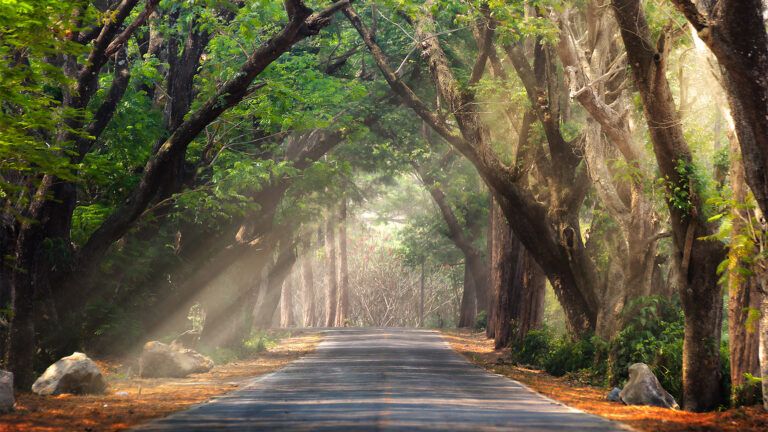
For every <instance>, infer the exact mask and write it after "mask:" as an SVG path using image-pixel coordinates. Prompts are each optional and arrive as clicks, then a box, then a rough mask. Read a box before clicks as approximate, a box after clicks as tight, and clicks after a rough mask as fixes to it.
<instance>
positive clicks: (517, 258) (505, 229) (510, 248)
mask: <svg viewBox="0 0 768 432" xmlns="http://www.w3.org/2000/svg"><path fill="white" fill-rule="evenodd" d="M496 205H497V204H495V203H494V206H496ZM493 215H494V218H493V219H494V220H493V233H492V235H493V250H492V252H491V254H492V255H491V257H492V258H491V277H490V279H491V283H492V284H493V286H492V288H491V291H492V292H494V293H496V296H497V297H496V301H495V302H494V303H495V306H496V310H495V311H494V317H495V319H494V323H493V324H494V330H493V335H494V345H495V346H496V349H499V348H503V347H505V346H507V345H509V343H510V342H511V341H512V339H513V335H514V334H515V332H516V331H517V329H516V328H514V327H517V325H518V318H519V317H520V306H521V301H522V291H523V290H522V286H521V283H520V282H522V281H521V279H522V278H521V277H520V278H519V277H518V276H520V275H519V274H518V273H521V271H522V267H523V266H522V264H523V262H522V253H523V246H522V244H521V243H520V241H519V240H517V238H516V237H515V236H514V234H513V233H512V231H511V230H510V228H509V225H508V224H507V221H506V220H505V219H504V215H503V214H502V213H501V211H499V209H498V208H494V209H493Z"/></svg>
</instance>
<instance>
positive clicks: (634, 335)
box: [607, 296, 684, 399]
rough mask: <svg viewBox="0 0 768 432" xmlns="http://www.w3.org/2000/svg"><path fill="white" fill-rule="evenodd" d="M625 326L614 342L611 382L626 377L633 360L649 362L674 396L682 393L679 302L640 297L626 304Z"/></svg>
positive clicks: (677, 396)
mask: <svg viewBox="0 0 768 432" xmlns="http://www.w3.org/2000/svg"><path fill="white" fill-rule="evenodd" d="M622 315H623V318H624V320H625V322H626V325H625V327H624V328H623V329H622V330H621V331H620V332H619V333H618V334H617V335H616V337H615V338H614V340H612V341H611V345H610V350H611V362H610V364H609V366H608V377H607V378H608V381H609V382H610V384H611V385H618V384H619V383H621V381H623V380H625V379H627V377H628V368H629V366H630V365H632V364H633V363H646V364H647V365H648V366H649V367H650V368H651V370H652V371H653V373H654V374H655V375H656V377H657V378H658V379H659V382H660V383H661V385H662V386H663V387H664V388H665V389H666V390H667V391H668V392H670V393H671V394H672V395H673V396H675V398H678V399H679V398H680V397H681V395H682V364H683V334H684V325H683V319H684V317H683V312H682V310H681V308H680V305H679V303H678V302H677V301H670V300H667V299H665V298H663V297H659V296H650V297H641V298H639V299H636V300H635V301H633V302H631V303H630V304H628V305H627V306H626V307H625V311H624V312H623V314H622Z"/></svg>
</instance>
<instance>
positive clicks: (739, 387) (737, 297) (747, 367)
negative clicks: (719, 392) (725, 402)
mask: <svg viewBox="0 0 768 432" xmlns="http://www.w3.org/2000/svg"><path fill="white" fill-rule="evenodd" d="M728 138H729V140H730V154H731V173H730V181H731V190H732V191H733V201H734V203H735V204H736V205H735V206H734V208H733V209H732V210H731V211H732V212H733V218H732V222H731V230H732V233H733V234H732V239H733V240H732V245H731V248H730V249H729V251H728V270H729V271H728V338H729V340H728V349H729V351H730V357H731V400H732V401H733V402H736V401H739V402H741V403H745V402H746V403H749V401H750V400H752V399H754V396H755V395H750V394H748V393H747V391H748V389H746V388H744V387H743V386H744V383H745V382H746V379H745V377H744V374H746V373H749V374H752V375H753V376H759V374H760V358H759V352H758V351H759V345H760V335H759V331H760V329H759V324H760V323H759V322H757V321H755V320H750V316H751V315H752V314H753V313H754V312H755V311H759V310H760V309H759V308H760V300H761V297H762V296H761V293H760V290H759V287H758V286H757V280H756V278H755V277H753V276H750V275H744V274H742V272H741V271H740V270H741V268H746V267H747V266H749V264H748V263H745V262H743V261H742V258H741V257H742V256H743V253H744V251H743V250H742V248H743V247H742V245H741V244H739V242H737V241H736V240H735V239H736V237H737V236H740V235H742V234H743V233H745V231H746V230H747V229H748V228H747V227H746V226H745V221H751V220H752V219H751V217H750V215H749V209H747V208H746V207H745V203H746V200H747V185H746V183H745V182H744V165H743V164H742V161H741V152H740V151H739V143H738V139H737V138H736V135H735V133H734V131H730V132H729V133H728Z"/></svg>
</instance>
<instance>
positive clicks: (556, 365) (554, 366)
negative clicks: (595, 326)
mask: <svg viewBox="0 0 768 432" xmlns="http://www.w3.org/2000/svg"><path fill="white" fill-rule="evenodd" d="M593 339H594V338H593V337H585V338H583V339H579V340H576V341H570V340H568V339H566V338H562V339H560V340H558V341H557V343H556V345H555V347H554V349H553V350H552V352H551V353H550V355H549V357H548V358H547V360H546V361H545V362H544V370H546V371H547V373H549V374H551V375H554V376H563V375H565V374H566V373H568V372H575V371H578V370H581V369H589V368H590V367H591V366H592V365H593V362H594V359H595V357H596V354H597V348H596V346H595V342H594V341H593Z"/></svg>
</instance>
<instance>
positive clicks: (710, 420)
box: [443, 331, 768, 432]
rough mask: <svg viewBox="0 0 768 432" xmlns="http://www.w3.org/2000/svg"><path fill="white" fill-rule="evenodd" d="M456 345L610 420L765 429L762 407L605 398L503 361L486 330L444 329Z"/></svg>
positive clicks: (663, 428)
mask: <svg viewBox="0 0 768 432" xmlns="http://www.w3.org/2000/svg"><path fill="white" fill-rule="evenodd" d="M443 337H445V339H446V340H447V341H448V342H449V343H450V344H451V347H453V349H454V350H455V351H457V352H458V353H460V354H462V355H463V356H464V357H466V358H467V360H469V361H470V362H472V363H474V364H476V365H477V366H480V367H482V368H484V369H487V370H489V371H492V372H495V373H498V374H500V375H504V376H507V377H509V378H512V379H514V380H516V381H519V382H521V383H523V384H525V385H527V386H528V387H530V388H532V389H533V390H535V391H537V392H539V393H541V394H543V395H546V396H548V397H550V398H552V399H555V400H557V401H559V402H562V403H563V404H565V405H569V406H572V407H574V408H578V409H580V410H582V411H586V412H589V413H592V414H596V415H599V416H601V417H605V418H608V419H611V420H616V421H620V422H622V423H625V424H628V425H630V426H632V427H633V428H635V429H638V430H641V431H654V432H683V431H685V432H689V431H691V432H692V431H696V432H709V431H727V432H752V431H754V432H765V431H768V413H766V412H765V411H764V410H763V409H762V407H759V406H754V407H742V408H736V409H729V410H725V411H721V412H710V413H689V412H685V411H677V410H670V409H664V408H654V407H643V406H627V405H624V404H621V403H615V402H608V401H606V400H605V396H606V394H608V391H609V390H610V389H608V388H601V387H592V386H585V385H583V384H580V383H574V382H571V381H568V379H566V378H564V377H563V378H556V377H553V376H551V375H549V374H547V373H546V372H543V371H539V370H532V369H526V368H523V367H519V366H515V365H511V364H504V360H503V359H504V358H505V357H507V353H508V352H507V351H494V349H493V341H492V340H488V339H486V338H485V333H474V332H470V331H443Z"/></svg>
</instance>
